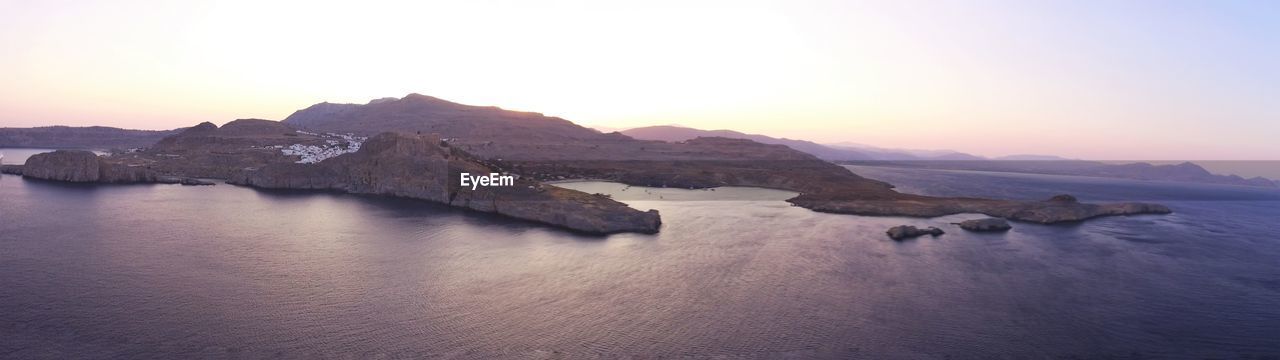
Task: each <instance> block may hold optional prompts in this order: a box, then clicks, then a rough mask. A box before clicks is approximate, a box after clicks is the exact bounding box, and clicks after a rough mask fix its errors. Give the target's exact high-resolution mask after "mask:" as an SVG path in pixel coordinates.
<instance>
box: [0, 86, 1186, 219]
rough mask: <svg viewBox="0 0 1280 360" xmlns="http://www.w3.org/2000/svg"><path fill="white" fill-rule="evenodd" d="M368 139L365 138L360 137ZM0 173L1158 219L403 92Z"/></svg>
mask: <svg viewBox="0 0 1280 360" xmlns="http://www.w3.org/2000/svg"><path fill="white" fill-rule="evenodd" d="M366 137H367V140H366ZM3 171H5V172H7V173H20V174H22V175H24V176H27V177H32V178H40V179H49V180H58V181H76V182H115V183H127V182H181V180H182V179H184V178H213V179H225V180H228V182H229V183H232V184H239V185H245V186H253V187H259V188H273V189H318V190H337V191H344V192H350V193H357V194H378V195H388V196H400V197H409V198H415V199H422V200H427V201H433V202H439V203H444V204H449V205H452V206H458V207H463V208H467V209H472V210H476V211H482V212H490V213H497V214H502V215H507V216H510V217H514V218H520V219H526V220H531V221H537V222H542V223H546V224H551V225H556V226H561V227H564V228H569V229H573V230H578V231H583V232H590V233H614V232H642V233H651V232H656V231H657V229H658V226H659V223H660V220H659V217H658V214H657V213H656V212H655V211H648V212H643V211H639V210H636V209H632V208H629V207H627V206H626V205H624V204H622V203H619V202H616V201H613V200H611V199H609V198H608V197H605V196H599V195H590V194H585V193H581V192H577V191H573V190H567V189H561V188H557V187H553V186H544V185H543V183H542V182H543V181H550V180H563V179H600V180H610V181H616V182H621V183H625V184H629V185H635V186H651V187H679V188H712V187H718V186H752V187H763V188H772V189H780V190H789V191H795V192H798V193H800V195H799V196H796V197H795V198H792V199H789V200H787V201H788V202H790V203H792V204H795V205H797V206H801V207H804V208H808V209H811V210H814V211H821V212H830V213H841V214H855V215H876V216H912V217H936V216H943V215H950V214H958V213H982V214H987V215H989V216H994V217H1000V218H1006V219H1010V220H1017V221H1027V222H1036V223H1056V222H1069V221H1082V220H1086V219H1090V218H1094V217H1099V216H1113V215H1133V214H1165V213H1169V212H1170V209H1169V208H1167V207H1164V206H1162V205H1158V204H1147V203H1116V204H1087V203H1081V202H1078V201H1076V200H1075V199H1074V198H1071V197H1069V196H1067V197H1061V196H1060V197H1055V198H1054V199H1049V200H1045V201H1017V200H1000V199H978V198H946V197H930V196H922V195H914V194H903V193H899V192H897V191H894V190H893V186H892V185H890V184H887V183H884V182H881V181H876V180H872V179H867V178H864V177H861V176H858V175H857V174H854V173H852V172H850V171H849V170H848V169H846V168H844V167H841V166H839V165H836V164H833V163H830V162H827V161H824V160H822V159H819V158H817V157H815V156H813V155H811V154H807V153H804V152H800V151H797V150H794V149H792V148H789V147H787V146H784V145H776V144H774V145H770V144H762V143H758V142H755V141H751V140H746V139H729V138H720V137H700V138H695V139H690V140H687V141H680V142H664V141H648V140H636V139H633V138H630V137H628V136H626V135H622V134H619V133H608V134H605V133H600V132H598V131H595V130H591V129H587V128H584V127H581V126H578V125H576V124H574V123H572V122H569V121H566V120H564V119H560V118H555V117H547V116H543V115H541V114H537V113H527V112H515V111H508V110H502V109H499V108H495V107H478V106H468V105H461V104H456V103H452V102H448V101H445V100H441V99H437V98H433V97H429V96H424V95H417V94H411V95H409V96H406V97H404V98H401V99H382V100H377V101H374V102H370V103H369V104H363V105H360V104H329V103H323V104H318V105H315V106H312V107H310V108H307V109H303V110H299V111H298V112H296V113H294V114H293V115H291V116H290V117H289V118H288V119H286V120H285V121H283V122H278V121H269V120H257V119H246V120H236V121H232V122H230V123H227V124H226V125H224V126H222V127H218V126H215V125H213V124H211V123H203V124H200V125H197V126H194V127H191V128H189V129H186V130H184V131H182V132H180V133H178V134H175V135H172V136H169V137H165V138H164V139H162V140H160V141H159V142H157V143H156V144H155V145H153V146H151V147H149V148H147V149H145V150H142V151H136V152H128V153H120V154H115V155H111V156H104V157H97V156H93V154H92V153H88V152H64V151H60V152H55V153H50V154H41V155H37V156H33V157H32V158H31V159H30V160H28V162H27V164H26V165H25V166H7V167H5V168H4V169H3ZM462 172H469V173H476V174H486V173H502V174H509V175H512V176H515V177H517V178H518V180H516V183H515V184H514V186H509V187H496V188H483V189H476V190H474V191H473V190H471V189H465V190H464V189H460V188H459V187H458V186H457V185H458V176H459V174H460V173H462Z"/></svg>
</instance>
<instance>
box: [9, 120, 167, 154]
mask: <svg viewBox="0 0 1280 360" xmlns="http://www.w3.org/2000/svg"><path fill="white" fill-rule="evenodd" d="M181 130H182V129H174V130H129V129H120V128H113V127H106V126H89V127H71V126H44V127H34V128H0V147H10V148H51V149H95V150H108V149H130V148H140V147H147V146H151V144H155V143H156V142H157V141H160V139H162V138H164V137H165V136H169V135H173V134H177V133H178V132H180V131H181Z"/></svg>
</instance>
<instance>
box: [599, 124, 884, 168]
mask: <svg viewBox="0 0 1280 360" xmlns="http://www.w3.org/2000/svg"><path fill="white" fill-rule="evenodd" d="M622 134H624V135H627V136H630V137H632V138H636V139H641V140H658V141H666V142H681V141H688V140H692V139H696V138H700V137H724V138H730V139H747V140H751V141H755V142H758V143H764V144H777V145H786V146H787V147H790V148H792V149H795V150H799V151H803V152H806V153H809V154H811V155H813V156H817V157H818V158H819V159H823V160H833V161H843V160H876V158H875V157H872V156H870V155H868V154H865V153H862V152H860V151H857V150H849V149H839V148H833V147H828V146H823V145H821V144H818V143H815V142H812V141H804V140H792V139H785V138H783V139H779V138H774V137H769V136H764V135H755V134H744V133H740V132H737V131H733V130H699V129H693V128H687V127H680V126H673V125H663V126H648V127H641V128H635V129H629V130H623V131H622Z"/></svg>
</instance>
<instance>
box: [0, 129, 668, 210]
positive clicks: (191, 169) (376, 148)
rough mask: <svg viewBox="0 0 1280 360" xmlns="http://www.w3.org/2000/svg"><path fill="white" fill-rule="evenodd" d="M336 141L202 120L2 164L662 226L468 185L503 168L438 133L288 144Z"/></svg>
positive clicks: (559, 199) (593, 205) (104, 178)
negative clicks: (359, 142)
mask: <svg viewBox="0 0 1280 360" xmlns="http://www.w3.org/2000/svg"><path fill="white" fill-rule="evenodd" d="M331 141H332V139H331V138H329V137H326V136H325V135H320V134H314V133H307V132H299V131H298V130H296V129H293V128H291V127H289V126H287V125H284V124H281V123H279V122H275V121H267V120H252V119H250V120H237V121H233V122H231V123H228V124H227V125H225V126H223V127H222V128H218V127H217V126H215V125H213V124H210V123H204V124H200V125H197V126H195V127H192V128H190V129H187V130H186V131H184V132H182V133H179V134H177V135H173V136H171V137H167V138H165V139H164V140H161V141H160V142H159V143H158V144H156V145H155V146H153V147H151V148H149V149H147V150H145V151H140V152H133V153H125V154H116V155H111V156H97V155H95V154H94V153H92V152H88V151H80V150H59V151H54V152H50V153H43V154H37V155H33V156H32V157H31V158H29V159H28V160H27V162H26V164H25V165H21V166H16V165H6V166H5V167H4V169H3V170H4V172H5V173H8V174H15V175H22V176H24V177H28V178H34V179H43V180H52V181H66V182H82V183H94V182H96V183H181V184H190V185H203V184H206V182H204V181H201V180H198V179H196V178H218V179H226V180H227V182H228V183H230V184H237V185H244V186H250V187H257V188H266V189H312V190H336V191H343V192H349V193H354V194H373V195H386V196H397V197H405V198H412V199H419V200H426V201H431V202H436V203H442V204H448V205H451V206H456V207H461V208H466V209H470V210H475V211H480V212H488V213H496V214H500V215H505V216H509V217H513V218H517V219H523V220H529V221H534V222H540V223H544V224H549V225H554V226H559V227H562V228H566V229H570V230H575V231H580V232H584V233H593V234H610V233H618V232H638V233H655V232H657V231H658V228H659V226H660V225H661V219H660V217H659V215H658V212H657V211H656V210H649V211H640V210H636V209H633V208H630V207H628V206H627V205H625V204H622V203H620V202H617V201H614V200H612V199H609V198H608V197H606V196H600V195H592V194H586V193H582V192H578V191H574V190H568V189H562V188H558V187H554V186H545V185H543V184H541V183H539V182H537V181H533V180H530V179H526V178H521V179H519V180H517V181H516V182H515V184H513V185H512V186H505V187H482V188H477V189H475V190H472V189H469V188H461V187H459V186H458V182H457V179H458V176H459V175H460V174H461V173H464V172H470V173H476V174H487V173H492V172H498V171H499V170H497V169H494V168H492V167H491V166H488V165H485V164H483V163H481V162H480V161H477V160H476V159H474V158H472V157H471V156H470V155H469V154H467V153H466V152H464V151H462V150H459V149H454V148H451V147H449V146H448V143H447V142H444V141H441V139H440V138H439V137H438V136H433V135H420V134H408V133H391V132H388V133H383V134H380V135H377V136H374V137H372V138H370V139H368V140H367V141H365V142H364V144H363V146H360V148H359V150H358V151H354V152H347V153H343V154H341V155H337V156H334V157H332V158H328V159H325V160H323V161H318V162H307V161H304V160H305V155H303V154H296V153H290V152H289V149H290V146H291V145H298V144H306V145H305V146H314V147H323V146H329V145H332V144H333V143H332V142H331ZM295 149H296V148H295ZM287 154H292V155H287Z"/></svg>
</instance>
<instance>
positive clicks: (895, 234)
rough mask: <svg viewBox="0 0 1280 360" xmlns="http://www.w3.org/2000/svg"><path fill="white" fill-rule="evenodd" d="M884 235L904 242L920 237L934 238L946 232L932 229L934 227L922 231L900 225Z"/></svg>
mask: <svg viewBox="0 0 1280 360" xmlns="http://www.w3.org/2000/svg"><path fill="white" fill-rule="evenodd" d="M884 233H885V234H888V235H889V238H890V239H894V240H904V239H908V238H914V237H920V236H924V235H933V236H934V237H937V236H938V235H942V234H944V233H945V232H943V231H942V229H939V228H936V227H932V226H930V227H928V228H924V229H921V228H918V227H915V226H911V225H898V226H894V227H891V228H889V231H885V232H884Z"/></svg>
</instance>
